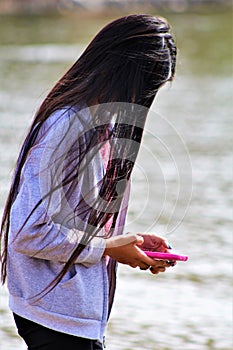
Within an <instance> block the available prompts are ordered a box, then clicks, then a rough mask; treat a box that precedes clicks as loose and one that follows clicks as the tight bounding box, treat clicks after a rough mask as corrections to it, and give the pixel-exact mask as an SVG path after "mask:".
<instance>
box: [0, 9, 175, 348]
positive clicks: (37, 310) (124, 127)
mask: <svg viewBox="0 0 233 350" xmlns="http://www.w3.org/2000/svg"><path fill="white" fill-rule="evenodd" d="M169 30H170V28H169V25H168V24H167V22H166V21H165V20H164V19H161V18H156V17H153V16H149V15H130V16H126V17H123V18H119V19H117V20H115V21H114V22H112V23H110V24H108V25H107V26H106V27H104V28H103V29H102V30H101V31H100V32H99V33H98V34H97V36H96V37H95V38H94V39H93V41H92V42H91V43H90V44H89V46H88V47H87V49H86V50H85V52H84V53H83V54H82V56H81V57H80V58H79V59H78V60H77V61H76V62H75V63H74V65H73V66H72V67H71V68H70V69H69V70H68V72H67V73H66V74H65V75H64V76H63V77H62V78H61V79H60V80H59V81H58V83H57V84H56V85H55V86H54V88H53V89H52V90H51V92H50V93H49V94H48V96H47V97H46V98H45V100H44V101H43V103H42V105H41V107H40V108H39V110H38V112H37V113H36V115H35V118H34V120H33V123H32V126H31V128H30V130H29V132H28V135H27V137H26V139H25V142H24V144H23V147H22V149H21V152H20V154H19V158H18V161H17V165H16V170H15V174H14V178H13V182H12V186H11V189H10V193H9V196H8V199H7V203H6V206H5V211H4V215H3V219H2V226H1V238H2V281H3V283H4V282H5V280H6V276H7V279H8V288H9V294H10V308H11V310H12V312H13V314H14V318H15V322H16V325H17V328H18V332H19V334H20V335H21V336H22V338H23V339H24V340H25V342H26V343H27V346H28V349H47V350H48V349H50V350H52V349H57V350H59V349H64V348H67V349H80V350H86V349H89V350H91V349H92V350H95V349H102V341H103V335H104V330H105V326H106V323H107V319H108V317H109V314H110V311H111V307H112V303H113V297H114V292H115V281H116V265H117V262H119V263H123V264H128V265H130V266H132V267H140V268H141V269H148V268H150V271H151V272H152V273H154V274H156V273H159V272H161V271H165V269H166V267H168V266H169V263H168V262H162V261H159V262H158V261H157V262H156V261H155V260H153V259H151V258H149V257H148V256H147V255H146V254H145V253H144V252H143V250H145V249H147V250H148V249H149V250H154V251H161V252H167V251H168V250H169V248H170V247H169V245H168V243H167V242H166V240H165V239H163V238H162V237H159V236H156V235H154V234H143V233H138V234H132V233H131V234H130V233H128V234H126V235H122V233H123V228H124V224H125V216H126V212H127V204H128V197H129V182H130V176H131V172H132V169H133V165H134V163H135V160H136V156H137V153H138V149H139V145H140V141H141V137H142V132H143V126H144V123H145V119H146V116H147V113H148V108H149V107H150V106H151V104H152V102H153V99H154V97H155V95H156V93H157V92H158V90H159V88H160V87H161V86H162V85H163V84H164V83H166V82H167V81H169V80H172V78H173V76H174V72H175V61H176V47H175V44H174V41H173V38H172V36H171V34H170V32H169Z"/></svg>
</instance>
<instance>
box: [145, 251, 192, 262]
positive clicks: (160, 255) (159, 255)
mask: <svg viewBox="0 0 233 350" xmlns="http://www.w3.org/2000/svg"><path fill="white" fill-rule="evenodd" d="M143 251H144V253H145V254H146V255H147V256H149V257H150V258H152V259H162V260H163V259H165V260H178V261H187V260H188V256H187V255H178V254H170V253H160V252H150V251H147V250H143Z"/></svg>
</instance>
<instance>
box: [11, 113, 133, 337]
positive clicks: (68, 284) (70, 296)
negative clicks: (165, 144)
mask: <svg viewBox="0 0 233 350" xmlns="http://www.w3.org/2000/svg"><path fill="white" fill-rule="evenodd" d="M75 113H76V112H75V111H74V110H67V109H63V110H59V111H57V112H55V113H54V114H53V115H51V116H50V117H49V118H48V119H47V120H46V122H45V123H44V124H43V126H42V128H41V129H40V132H39V134H38V135H37V140H36V142H35V144H34V146H33V147H32V148H31V150H30V152H29V154H28V156H27V160H26V163H25V165H24V167H23V171H22V175H21V181H20V186H19V190H18V194H17V196H16V199H15V201H14V204H13V206H12V211H11V223H10V237H9V245H8V260H7V274H8V280H7V281H8V289H9V294H10V296H9V305H10V308H11V310H12V311H13V312H14V313H16V314H18V315H20V316H22V317H24V318H27V319H29V320H31V321H34V322H36V323H39V324H41V325H43V326H45V327H48V328H51V329H54V330H56V331H60V332H64V333H67V334H71V335H75V336H79V337H85V338H89V339H99V340H102V338H103V334H104V330H105V326H106V323H107V318H108V310H109V308H110V307H111V305H110V306H109V300H110V301H111V303H112V300H113V295H114V291H115V270H116V269H115V264H114V263H113V261H110V263H109V264H108V267H107V263H106V258H105V257H103V252H104V249H105V246H106V244H105V242H106V241H105V239H104V238H102V237H103V235H104V230H103V229H102V230H101V231H100V232H99V236H97V237H95V238H93V239H92V240H91V242H90V243H89V244H88V245H87V247H86V248H85V249H84V250H83V251H82V253H81V254H80V255H79V257H78V258H77V260H76V263H75V264H74V265H73V266H72V268H71V269H70V270H69V271H68V272H67V273H66V274H65V276H64V277H63V279H62V280H61V282H60V283H59V284H58V285H57V286H56V287H55V288H54V289H53V290H52V291H50V292H49V293H48V294H46V295H45V296H42V297H41V296H40V294H39V293H41V292H42V291H43V290H44V289H45V288H46V287H47V286H48V285H49V284H50V283H51V282H52V281H53V279H54V278H55V277H56V276H57V274H58V273H59V272H60V271H61V269H62V268H63V266H64V264H65V263H66V262H67V261H68V259H69V257H70V256H71V254H72V251H73V250H74V248H75V247H76V246H77V243H78V242H80V240H81V238H82V236H83V233H84V231H85V228H86V226H85V221H83V220H82V218H77V217H75V216H74V210H73V205H74V203H76V202H77V198H79V197H80V196H81V194H82V195H83V193H82V192H83V188H85V191H86V188H87V185H88V184H93V183H94V184H96V183H98V181H99V180H100V179H101V177H102V176H103V171H104V170H103V167H104V165H103V159H102V158H101V155H100V153H99V152H97V155H96V156H95V157H93V159H92V160H91V163H90V166H88V167H87V168H88V169H87V171H85V173H84V174H82V175H81V176H80V179H79V185H80V184H82V185H81V186H79V187H78V188H74V191H73V194H72V195H73V197H72V196H71V197H70V198H69V201H68V200H67V198H66V195H65V193H64V192H63V191H62V190H61V189H59V190H57V191H55V192H54V193H53V195H52V196H51V197H50V198H49V200H46V198H45V200H44V201H42V202H40V200H41V198H42V197H43V196H44V195H45V194H46V193H47V192H48V190H49V188H50V186H51V184H52V183H53V185H54V184H56V181H58V180H59V179H58V178H59V176H63V173H62V175H61V174H60V173H59V171H57V168H56V171H55V166H54V164H55V163H56V160H57V159H58V158H59V157H60V156H61V154H64V147H67V142H68V146H69V142H70V140H73V139H74V137H75V138H77V135H79V134H81V133H82V132H83V131H84V129H85V128H86V127H87V125H88V123H89V122H90V118H91V115H90V113H89V112H88V109H85V110H83V111H81V112H79V118H78V119H77V118H76V116H75ZM74 116H75V122H74V123H73V124H72V128H70V125H71V124H70V122H71V120H72V118H74ZM67 131H68V133H67ZM64 134H66V135H67V134H68V135H69V137H68V140H67V141H66V143H64V142H61V140H62V138H63V136H64ZM55 149H56V152H54V150H55ZM55 153H56V154H55ZM54 157H56V159H55V158H54ZM59 159H60V158H59ZM62 161H64V159H62ZM61 163H62V162H61ZM59 164H60V163H59ZM59 166H60V165H58V166H57V167H59ZM126 192H127V193H126V194H125V195H124V199H123V202H122V205H121V210H120V214H119V215H118V219H117V223H116V228H115V230H114V234H122V231H123V227H124V224H125V216H126V212H127V204H128V194H129V193H128V192H129V190H127V191H126ZM72 198H73V199H74V200H73V201H72ZM90 201H91V199H90ZM36 205H37V208H36V210H34V211H33V212H32V213H31V216H30V218H29V219H28V220H26V219H27V217H28V214H29V213H30V212H31V210H32V209H33V208H34V207H35V206H36ZM101 236H102V237H101ZM109 290H110V291H111V293H110V295H109ZM38 294H39V296H38Z"/></svg>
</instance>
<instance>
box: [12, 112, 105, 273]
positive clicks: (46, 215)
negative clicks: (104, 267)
mask: <svg viewBox="0 0 233 350" xmlns="http://www.w3.org/2000/svg"><path fill="white" fill-rule="evenodd" d="M70 113H71V112H68V111H64V110H61V111H59V112H56V113H54V115H52V116H51V117H50V118H48V120H47V121H48V122H47V121H46V122H47V124H46V123H45V125H44V126H43V127H42V128H41V131H40V134H39V135H38V137H37V141H36V142H35V144H34V146H33V147H32V148H31V149H30V152H29V154H28V156H27V160H26V162H25V164H24V167H23V170H22V174H21V180H20V186H19V191H18V194H17V196H16V199H15V201H14V204H13V206H12V210H11V221H10V241H9V244H11V245H12V246H13V248H14V249H15V250H16V251H17V252H19V253H22V254H25V255H28V256H31V257H34V258H39V259H45V260H52V261H58V262H66V261H68V259H69V258H70V256H71V254H72V252H73V251H74V249H75V248H76V247H77V245H78V243H80V241H81V239H82V237H83V235H84V231H82V230H79V229H77V228H76V227H75V225H74V227H70V225H67V224H66V223H65V221H64V222H63V221H62V223H61V222H59V223H58V221H57V220H56V221H55V220H54V217H56V215H58V216H59V213H61V211H63V205H64V202H65V204H66V209H67V206H68V207H69V203H67V201H66V196H65V192H64V188H63V187H61V186H59V184H61V182H62V181H63V180H64V171H63V168H64V161H65V160H66V159H67V152H69V151H70V149H71V148H72V146H74V145H75V141H76V139H77V137H78V133H79V131H80V130H78V127H79V123H77V118H76V119H75V117H73V118H71V116H70ZM76 146H77V143H76ZM77 154H78V150H77ZM51 188H54V189H55V190H54V191H53V192H52V193H49V191H50V190H51ZM102 235H103V231H101V232H100V233H99V236H102ZM105 246H106V244H105V239H104V238H101V237H98V236H97V237H95V238H93V239H92V240H91V242H90V243H89V244H88V245H87V247H86V248H85V249H84V250H83V251H82V253H81V254H80V255H79V257H78V258H77V261H76V263H80V264H83V265H85V266H86V267H89V266H91V265H92V264H96V263H98V262H99V261H100V260H101V258H102V256H103V253H104V250H105Z"/></svg>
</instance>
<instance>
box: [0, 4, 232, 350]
mask: <svg viewBox="0 0 233 350" xmlns="http://www.w3.org/2000/svg"><path fill="white" fill-rule="evenodd" d="M134 12H144V13H150V14H154V15H161V16H163V17H166V18H167V19H168V21H169V23H170V24H171V26H172V28H173V32H174V34H175V37H176V42H177V46H178V48H179V52H178V64H177V74H176V79H175V80H174V82H173V83H172V84H171V85H168V86H167V87H164V88H163V89H162V91H161V92H160V93H159V94H158V97H157V99H156V101H155V103H154V105H153V111H154V112H152V113H151V116H150V117H149V120H148V123H147V126H146V132H145V136H144V141H143V144H144V146H143V147H142V150H141V155H140V156H139V159H138V163H137V166H136V168H135V171H134V177H133V186H132V197H131V198H132V199H131V204H130V209H129V215H128V224H127V227H126V230H127V231H132V232H135V231H136V232H139V231H146V230H153V231H156V232H159V233H160V234H163V235H165V236H167V238H168V240H169V242H170V243H171V244H172V246H173V247H174V251H178V252H180V253H184V254H188V255H189V261H188V262H187V263H179V264H177V266H176V267H174V268H170V270H169V271H167V272H166V273H164V274H160V275H158V276H152V275H150V274H149V273H148V272H144V271H139V270H138V269H131V268H129V267H125V266H121V267H120V269H119V278H118V290H117V294H116V300H115V305H114V308H113V312H112V316H111V320H110V323H109V327H108V331H107V345H108V349H109V350H133V349H134V350H144V349H145V350H181V349H185V350H189V349H190V350H216V349H218V350H230V349H232V333H231V332H232V330H231V329H232V323H231V300H232V299H231V298H232V286H231V263H232V261H231V258H232V255H231V254H232V235H231V224H232V211H231V210H232V209H231V208H232V204H231V200H232V157H231V151H232V149H231V136H232V130H231V128H232V122H231V121H232V14H231V1H224V0H219V1H217V0H215V1H211V0H206V1H204V0H203V1H201V0H190V1H188V0H157V1H156V0H148V1H140V0H131V1H130V0H128V1H127V0H121V1H117V0H115V1H113V0H112V1H101V0H92V1H91V0H89V1H88V0H83V1H81V0H80V1H75V0H73V1H69V0H62V1H58V0H50V1H46V0H43V1H42V0H40V1H36V0H33V1H32V0H31V1H29V0H21V1H20V0H17V1H16V0H15V1H13V0H7V1H3V0H1V1H0V44H1V46H0V152H1V153H0V154H1V157H0V211H1V214H2V210H3V206H4V202H5V198H6V195H7V192H8V190H9V184H10V178H11V175H12V170H13V167H14V163H15V161H16V157H17V154H18V151H19V146H20V144H21V142H22V140H23V137H24V136H25V134H26V131H27V128H28V126H29V124H30V121H31V118H32V116H33V114H34V112H35V111H36V109H37V108H38V106H39V105H40V103H41V101H42V100H43V98H44V97H45V95H46V94H47V93H48V91H49V90H50V88H51V87H52V86H53V84H54V83H55V82H56V81H57V80H58V78H59V77H60V76H61V75H62V74H63V73H64V72H65V71H66V70H67V69H68V67H69V66H70V65H71V64H72V63H73V62H74V61H75V60H76V59H77V57H78V56H79V55H80V53H81V52H82V50H83V49H84V47H85V45H86V44H87V43H88V42H89V41H90V40H91V38H92V37H93V36H94V35H95V33H96V32H97V31H98V30H99V29H100V28H102V27H103V25H105V24H106V23H108V22H109V21H111V20H112V19H114V18H117V17H119V16H122V15H124V14H129V13H134ZM158 140H159V141H158ZM161 145H165V147H161ZM185 145H186V146H185ZM186 147H187V149H186ZM151 154H152V155H153V158H154V159H155V161H154V162H153V159H151ZM187 155H189V156H190V160H191V165H190V160H189V158H188V156H187ZM142 169H143V171H142ZM184 169H186V170H187V171H186V173H184V180H185V181H184V182H182V183H181V178H180V177H179V176H180V174H183V171H184ZM190 169H191V170H190ZM165 187H166V189H167V190H166V191H164V188H165ZM161 189H162V190H161ZM179 189H180V193H181V194H182V196H180V197H179V196H178V197H177V193H178V191H179ZM191 190H192V197H191V201H190V203H189V199H190V193H191ZM148 198H149V200H148ZM176 201H177V203H176V204H174V203H175V202H176ZM161 208H162V210H160V209H161ZM184 214H186V215H185V216H184ZM183 216H184V218H183ZM168 222H169V223H170V227H169V229H168ZM0 298H1V300H0V348H1V349H4V350H15V349H17V350H18V349H19V350H23V349H26V347H25V346H24V344H23V343H22V342H21V340H20V339H19V338H18V336H17V334H16V330H15V327H14V324H13V321H12V317H11V314H10V312H9V310H8V306H7V290H6V288H5V287H4V288H0Z"/></svg>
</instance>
